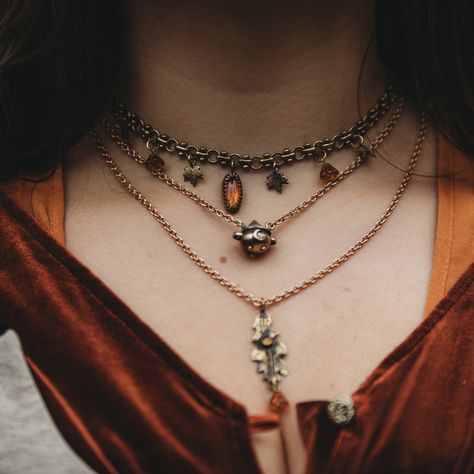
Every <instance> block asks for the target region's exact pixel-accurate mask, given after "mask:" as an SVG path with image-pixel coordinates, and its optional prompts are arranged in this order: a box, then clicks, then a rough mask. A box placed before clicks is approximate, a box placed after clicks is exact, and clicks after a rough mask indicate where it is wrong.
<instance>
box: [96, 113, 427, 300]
mask: <svg viewBox="0 0 474 474" xmlns="http://www.w3.org/2000/svg"><path fill="white" fill-rule="evenodd" d="M426 129H427V121H426V117H425V115H424V114H423V115H422V117H421V119H420V127H419V131H418V136H417V139H416V142H415V147H414V150H413V155H412V158H411V161H410V164H409V166H408V169H407V171H406V173H405V175H404V178H403V179H402V181H401V183H400V185H399V187H398V189H397V191H396V193H395V195H394V197H393V199H392V201H391V202H390V204H389V206H388V207H387V209H386V210H385V212H384V213H383V214H382V216H381V217H380V219H379V220H378V221H377V222H376V223H375V225H374V226H373V227H372V228H371V229H370V230H369V232H367V233H366V234H365V235H364V236H363V237H362V238H361V239H360V240H359V241H358V242H357V243H356V244H355V245H353V246H352V247H351V248H350V249H349V250H347V251H346V252H345V253H344V254H342V255H341V256H340V257H338V258H336V259H335V260H334V261H333V262H332V263H330V264H329V265H327V266H326V267H325V268H323V269H322V270H320V271H319V272H318V273H316V274H314V275H312V276H310V277H309V278H307V279H305V280H303V281H301V282H300V283H298V284H297V285H295V286H293V287H292V288H290V289H288V290H285V291H283V292H281V293H279V294H277V295H275V296H272V297H271V298H262V297H257V296H255V295H253V294H252V293H249V292H247V291H245V290H244V289H243V288H241V287H240V286H239V285H238V284H237V283H234V282H232V281H230V280H229V279H228V278H226V277H225V276H223V275H221V274H220V273H219V272H218V271H217V270H215V269H214V268H213V267H212V266H211V265H209V264H207V263H206V262H205V261H204V259H203V258H202V257H200V256H199V255H198V254H197V253H196V252H195V251H194V250H192V249H191V247H190V246H189V245H188V244H187V243H186V242H185V241H184V240H183V239H182V237H180V236H179V234H178V233H177V232H176V230H175V229H174V228H173V227H172V225H171V224H170V223H169V222H168V221H167V220H166V219H165V218H164V217H163V216H162V215H161V214H160V213H159V211H158V210H157V209H156V208H155V207H154V206H153V205H152V204H151V202H150V201H148V199H147V198H146V197H145V196H144V195H143V194H142V193H141V192H140V191H138V190H137V189H136V188H135V187H134V186H133V184H132V183H131V182H130V181H128V179H127V178H126V177H125V175H124V174H123V173H122V171H121V170H120V169H119V168H118V166H117V165H116V163H115V162H114V161H113V159H112V157H111V156H110V154H109V152H108V151H107V149H106V148H105V146H104V144H103V142H102V140H101V139H100V137H99V135H98V134H97V132H96V131H95V130H91V132H90V136H91V138H92V140H93V141H94V143H95V145H96V148H97V150H98V152H99V154H100V156H101V157H102V158H103V160H104V162H105V163H106V164H107V165H108V167H109V168H110V170H111V172H112V173H113V175H114V176H115V177H116V178H117V180H118V181H119V182H120V183H121V184H122V185H123V186H124V187H125V188H126V189H127V191H128V192H129V193H130V194H131V195H132V196H133V197H134V198H135V199H136V200H137V201H138V202H139V203H140V204H142V205H143V206H144V207H145V209H147V210H148V211H149V212H150V214H151V215H152V216H153V217H154V218H155V219H156V220H157V221H158V222H159V223H160V224H161V225H162V226H163V228H164V229H165V231H166V232H167V233H168V235H169V236H170V237H171V238H172V239H173V240H174V241H175V243H176V244H177V245H178V246H179V247H180V248H181V250H182V251H183V252H184V253H185V254H186V255H187V256H188V257H189V258H190V259H191V260H192V261H193V262H195V263H196V265H197V266H198V267H199V268H201V269H202V270H203V271H204V272H205V273H207V274H208V275H209V276H210V277H211V278H212V279H214V280H215V281H217V282H218V283H219V284H220V285H221V286H223V287H224V288H226V289H227V290H228V291H230V292H231V293H233V294H235V295H236V296H238V297H239V298H242V299H243V300H245V301H247V302H248V303H250V304H252V305H254V306H256V307H260V308H262V307H269V306H271V305H273V304H275V303H279V302H280V301H282V300H285V299H287V298H290V297H291V296H293V295H296V294H298V293H299V292H300V291H302V290H304V289H306V288H308V287H309V286H311V285H314V284H315V283H316V282H318V281H319V280H321V279H322V278H324V277H325V276H326V275H328V274H329V273H331V272H333V271H334V270H335V269H336V268H337V267H339V266H340V265H341V264H343V263H344V262H346V261H347V260H349V258H350V257H352V256H353V255H354V254H355V253H356V252H357V251H358V250H360V249H361V248H362V247H363V246H364V245H365V244H366V243H367V242H368V241H369V240H370V239H371V238H372V237H373V236H374V235H375V234H376V233H377V232H378V231H379V230H380V228H381V227H382V226H383V225H384V223H385V222H386V221H387V220H388V218H389V217H390V215H391V214H392V213H393V211H394V210H395V208H396V206H397V204H398V203H399V201H400V199H401V197H402V195H403V193H404V192H405V190H406V188H407V186H408V183H409V182H410V179H411V177H412V175H413V172H414V170H415V166H416V163H417V161H418V158H419V156H420V153H421V150H422V148H423V143H424V141H425V137H426Z"/></svg>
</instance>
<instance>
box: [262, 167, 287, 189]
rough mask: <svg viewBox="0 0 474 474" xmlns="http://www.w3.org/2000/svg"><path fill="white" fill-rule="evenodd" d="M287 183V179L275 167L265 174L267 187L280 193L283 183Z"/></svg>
mask: <svg viewBox="0 0 474 474" xmlns="http://www.w3.org/2000/svg"><path fill="white" fill-rule="evenodd" d="M285 184H289V181H288V180H287V179H286V177H285V175H284V174H283V173H282V172H281V171H278V170H276V169H274V170H273V171H272V172H271V173H270V174H269V175H268V176H267V188H268V189H274V190H275V191H278V192H279V193H281V192H282V191H283V185H285Z"/></svg>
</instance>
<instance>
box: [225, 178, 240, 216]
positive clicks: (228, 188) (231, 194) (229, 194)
mask: <svg viewBox="0 0 474 474" xmlns="http://www.w3.org/2000/svg"><path fill="white" fill-rule="evenodd" d="M222 197H223V199H224V205H225V208H226V209H227V211H228V212H230V213H231V214H235V213H236V212H238V211H239V209H240V206H241V205H242V197H243V187H242V180H241V179H240V176H239V175H238V174H237V173H235V172H231V173H227V174H226V175H225V176H224V179H223V180H222Z"/></svg>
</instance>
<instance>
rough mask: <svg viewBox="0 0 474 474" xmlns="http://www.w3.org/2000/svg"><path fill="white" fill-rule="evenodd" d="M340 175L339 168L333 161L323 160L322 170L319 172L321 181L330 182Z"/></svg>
mask: <svg viewBox="0 0 474 474" xmlns="http://www.w3.org/2000/svg"><path fill="white" fill-rule="evenodd" d="M338 176H339V170H338V169H337V168H335V167H334V166H333V165H331V163H328V162H326V161H325V162H323V164H322V165H321V171H320V173H319V177H320V178H321V181H323V182H324V183H329V182H330V181H334V180H335V179H336V178H337V177H338Z"/></svg>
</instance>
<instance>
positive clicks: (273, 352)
mask: <svg viewBox="0 0 474 474" xmlns="http://www.w3.org/2000/svg"><path fill="white" fill-rule="evenodd" d="M387 94H388V93H387V92H386V95H387ZM388 95H390V94H388ZM388 95H387V97H388ZM392 99H393V100H392ZM392 99H390V101H391V104H393V103H394V102H395V98H392ZM387 100H388V99H385V102H387ZM379 102H380V101H379ZM403 103H404V102H403V99H402V98H398V103H397V106H396V108H395V110H394V112H393V114H392V116H391V118H390V120H389V121H388V122H387V124H386V125H385V126H384V127H383V129H382V130H381V132H380V133H379V134H378V135H377V137H376V138H375V139H374V140H373V141H372V142H371V145H370V146H369V147H366V146H364V135H365V134H366V133H367V131H368V130H369V129H370V128H373V127H374V126H375V123H376V122H378V121H379V120H380V118H381V115H383V114H385V113H386V112H387V110H388V109H389V108H390V106H388V107H386V110H384V112H383V114H381V113H380V112H379V113H378V116H377V118H375V119H373V120H375V123H374V122H373V121H372V122H367V124H366V125H364V126H365V127H366V128H365V129H364V130H362V129H359V130H358V131H359V133H362V134H361V135H359V134H356V133H355V132H354V131H352V132H350V133H352V135H351V138H347V141H345V140H346V136H347V134H348V133H349V132H345V133H346V135H343V136H342V137H339V139H338V140H336V144H337V146H336V145H333V146H334V149H331V151H335V150H340V149H342V148H347V147H350V148H352V149H354V150H356V159H355V160H354V161H353V162H352V163H351V164H350V165H349V166H348V167H347V168H346V169H345V170H343V171H342V172H341V173H339V172H337V174H336V175H335V176H331V178H330V179H328V181H327V182H326V184H325V185H324V186H323V187H322V188H321V189H318V190H317V191H316V192H315V193H313V194H312V195H311V196H309V197H308V198H307V199H305V200H304V201H303V202H302V203H300V204H299V205H298V206H296V207H295V208H294V209H292V210H290V211H288V212H287V213H285V214H283V215H282V216H280V217H279V218H278V219H276V220H274V221H271V222H269V223H267V224H266V225H260V224H259V223H257V222H255V221H254V222H251V223H250V224H248V225H244V224H243V223H242V222H241V221H240V220H239V219H236V218H235V217H233V216H232V215H230V214H228V213H226V212H225V211H223V210H221V209H218V208H217V207H215V206H214V205H212V204H210V203H209V202H207V201H206V200H204V199H203V198H201V197H200V196H198V195H197V194H196V193H194V192H193V191H191V190H189V189H188V188H186V187H185V186H183V185H182V184H180V183H178V182H177V181H176V180H174V179H173V178H171V177H169V176H168V175H167V174H165V173H164V171H163V170H164V161H163V159H162V158H161V157H160V156H159V155H158V153H157V151H158V150H159V149H166V150H167V151H169V152H173V151H174V150H176V149H178V147H180V150H179V152H178V153H184V154H185V158H186V159H187V160H188V165H187V166H190V167H196V166H197V164H196V162H195V161H194V160H195V159H196V153H197V152H198V151H199V150H201V152H200V153H201V154H202V155H200V159H201V158H202V157H203V156H205V157H207V158H208V157H209V156H214V155H213V154H212V153H209V152H210V151H213V150H214V149H206V151H205V150H204V149H196V151H194V153H192V150H194V149H195V148H196V147H193V148H192V149H191V150H190V149H189V148H188V147H190V146H191V145H186V144H183V143H179V142H177V141H176V140H173V139H169V138H167V137H166V136H164V135H162V134H159V133H158V132H156V129H153V128H151V127H150V126H147V125H145V124H144V123H143V122H141V121H140V120H139V119H136V115H135V114H133V113H131V112H127V116H129V117H134V120H133V122H128V123H127V124H124V123H119V124H118V125H117V124H116V123H115V124H113V123H111V122H110V121H109V120H108V119H104V120H103V121H102V124H103V127H104V131H105V132H106V133H108V134H109V136H110V137H111V138H112V140H113V141H114V142H115V143H116V145H117V146H118V147H119V148H120V149H121V150H122V151H123V152H125V153H126V154H127V156H129V157H130V158H131V159H133V160H135V161H136V162H137V163H138V164H140V165H143V166H145V167H146V168H147V169H148V170H149V171H150V172H151V173H152V174H153V175H154V176H156V177H157V178H158V179H159V180H160V181H161V182H163V183H165V184H167V185H168V186H169V187H170V188H172V189H174V190H176V191H178V192H179V193H181V194H182V195H183V196H185V197H187V198H189V199H191V200H192V201H194V202H196V203H197V204H199V205H200V206H203V207H204V208H205V209H207V210H208V211H209V212H211V213H212V214H213V215H215V216H216V217H218V218H222V219H224V220H225V221H227V222H229V223H231V224H233V225H236V226H238V227H240V231H238V232H236V233H234V238H236V239H237V240H239V241H240V242H242V243H243V247H244V249H245V250H246V252H247V254H249V255H251V256H252V255H257V254H260V253H265V252H266V251H268V248H270V247H271V246H272V245H273V244H274V243H275V242H274V237H272V235H271V231H272V230H274V229H275V228H276V227H277V226H278V225H280V224H283V223H284V222H286V221H288V220H289V219H291V218H292V217H293V216H295V215H297V214H299V213H300V212H303V211H304V210H306V209H307V208H308V207H310V206H311V205H312V204H314V203H315V202H317V201H318V200H319V199H320V198H321V197H322V196H324V195H325V194H326V193H327V192H328V191H329V190H330V189H333V188H334V187H335V186H336V185H337V183H339V182H341V181H342V180H343V179H345V178H346V177H347V176H349V175H350V174H351V173H353V172H354V171H355V170H356V169H358V168H359V167H360V166H361V165H362V164H363V163H366V162H367V161H368V160H369V159H370V158H372V157H373V156H374V151H375V150H376V149H377V147H378V146H379V145H380V144H381V143H382V142H383V140H384V139H385V138H386V137H387V136H388V134H389V133H390V132H391V130H392V129H393V127H394V126H395V124H396V123H397V121H398V118H399V117H400V114H401V112H402V110H403ZM117 104H118V102H117V101H115V105H117ZM391 104H390V105H391ZM124 108H125V106H123V105H121V106H120V107H119V109H120V110H122V111H123V110H125V109H124ZM372 110H376V108H374V109H372ZM118 115H120V114H118ZM118 115H117V114H114V116H115V118H116V119H117V118H119V117H118ZM368 115H372V116H373V115H375V114H374V113H372V114H371V113H370V111H369V114H368ZM120 116H121V115H120ZM119 122H120V121H119ZM358 123H359V122H358ZM136 124H139V125H136ZM125 125H126V126H125ZM132 125H133V126H132ZM143 127H145V128H143ZM129 129H131V130H133V131H134V133H138V134H139V136H140V137H141V138H143V139H144V140H146V143H147V148H148V149H149V151H150V156H148V158H145V157H143V156H141V155H140V154H139V153H138V151H137V150H136V149H135V148H134V147H133V146H132V144H131V140H130V136H129V135H127V133H126V132H127V130H129ZM145 129H146V130H148V131H149V132H150V133H149V134H148V135H145V134H144V133H142V132H138V130H142V131H143V130H145ZM426 129H427V121H426V118H425V116H424V115H422V116H421V118H420V124H419V130H418V135H417V138H416V142H415V145H414V149H413V153H412V156H411V160H410V164H409V166H408V168H407V170H406V171H405V173H404V176H403V179H402V180H401V183H400V185H399V186H398V188H397V190H396V192H395V194H394V196H393V198H392V200H391V201H390V203H389V204H388V206H387V208H386V210H385V211H384V213H383V214H382V215H381V217H380V218H379V219H378V220H377V221H376V222H375V224H374V225H373V227H372V228H371V229H369V230H368V231H367V233H365V234H364V235H363V236H362V237H361V238H360V239H359V240H358V241H357V242H356V243H355V244H354V245H353V246H352V247H350V248H349V249H348V250H347V251H346V252H344V253H343V254H342V255H340V256H339V257H337V258H336V259H335V260H333V261H332V262H331V263H330V264H328V265H327V266H326V267H324V268H322V269H320V270H319V271H317V272H316V273H314V274H312V275H310V276H309V277H308V278H306V279H304V280H302V281H300V282H299V283H297V284H295V285H294V286H292V287H291V288H288V289H286V290H284V291H282V292H281V293H278V294H276V295H273V296H268V297H266V296H258V295H254V294H253V293H251V292H249V291H247V290H245V289H244V288H243V287H241V286H240V285H239V284H238V283H236V282H234V281H232V280H231V279H229V278H227V277H225V276H224V275H222V274H221V273H220V272H219V271H218V270H216V269H214V268H213V267H212V266H211V265H209V264H208V263H206V261H205V260H204V259H203V258H202V257H201V256H199V255H198V254H197V253H196V252H195V251H194V250H193V249H192V248H191V246H190V245H189V244H188V243H187V242H185V241H184V240H183V238H182V237H181V236H180V235H179V234H178V232H177V231H176V230H175V229H174V228H173V226H172V224H170V222H168V220H167V219H166V218H165V217H164V216H163V215H162V214H161V213H160V212H159V210H158V209H157V208H156V207H155V206H154V205H153V204H152V203H151V202H150V201H149V200H148V199H147V198H146V197H145V196H144V195H143V194H142V193H141V192H140V191H139V190H138V189H137V188H136V187H135V186H134V185H133V184H132V183H131V182H130V181H129V179H128V178H127V177H126V176H125V175H124V173H123V172H122V171H121V169H120V168H119V167H118V165H117V164H116V162H115V161H114V159H113V158H112V156H111V154H110V153H109V151H108V150H107V148H106V147H105V145H104V142H103V141H102V139H101V137H100V135H99V133H98V132H97V131H95V130H92V131H91V132H90V136H91V138H92V140H93V141H94V143H95V146H96V148H97V151H98V153H99V156H100V157H101V158H102V160H103V161H104V163H105V164H106V165H107V167H108V168H109V169H110V171H111V173H112V174H113V175H114V176H115V177H116V178H117V180H118V182H119V183H120V184H121V185H122V186H123V187H124V188H125V189H126V190H127V191H128V193H129V194H130V195H131V196H132V197H133V198H135V199H136V200H137V201H138V202H139V203H140V204H141V205H142V206H143V207H144V209H145V210H146V211H148V212H149V213H150V215H151V216H152V217H153V218H154V219H156V221H157V222H158V223H159V224H160V225H161V226H162V227H163V228H164V230H165V231H166V232H167V234H168V235H169V237H170V238H171V239H173V241H174V242H175V243H176V245H177V246H178V247H179V248H180V249H181V251H182V252H184V254H185V255H186V256H187V257H188V258H189V259H190V260H191V261H193V262H194V263H195V264H196V265H197V266H198V267H199V268H200V269H201V270H202V271H203V272H205V273H206V274H207V275H209V276H210V277H211V278H212V279H213V280H214V281H216V282H217V283H219V284H220V286H222V287H223V288H225V289H226V290H228V291H229V292H231V293H232V294H234V295H235V296H237V297H238V298H239V299H241V300H242V301H244V302H246V303H248V304H250V305H252V306H253V307H255V308H257V315H256V318H255V320H254V323H253V326H252V328H253V337H252V343H253V345H254V348H253V350H252V351H251V360H252V361H254V362H255V363H256V364H257V372H258V373H260V374H261V375H262V376H263V379H264V381H265V382H266V383H267V385H268V387H269V389H270V390H271V392H272V397H271V399H270V405H269V406H270V409H271V410H273V411H277V412H281V411H283V410H285V409H286V408H287V407H288V401H287V399H286V398H285V396H284V395H283V394H282V392H281V388H280V384H281V381H282V378H283V377H285V376H287V375H288V368H287V365H286V362H285V360H284V357H285V356H286V355H287V347H286V345H285V344H284V343H283V342H281V341H280V340H279V334H278V333H277V332H276V331H275V330H274V329H273V326H272V319H271V317H270V315H269V313H268V312H267V309H268V308H269V307H270V306H272V305H275V304H277V303H279V302H281V301H284V300H286V299H287V298H290V297H293V296H295V295H297V294H299V293H300V292H301V291H302V290H304V289H306V288H308V287H310V286H312V285H314V284H315V283H317V282H318V281H319V280H321V279H322V278H324V277H325V276H326V275H328V274H329V273H331V272H333V271H334V270H335V269H336V268H338V267H339V266H341V265H342V264H343V263H344V262H346V261H348V260H349V259H350V258H351V257H352V256H353V255H354V254H355V253H356V252H358V251H359V250H360V249H361V248H362V247H363V246H364V245H365V244H366V243H367V242H369V240H371V239H372V238H373V237H374V236H375V234H376V233H377V232H378V231H379V230H380V229H381V227H382V226H383V225H384V224H385V222H386V221H387V220H388V219H389V217H390V216H391V215H392V213H393V212H394V210H395V208H396V206H397V205H398V203H399V201H400V199H401V198H402V196H403V194H404V192H405V190H406V188H407V186H408V184H409V182H410V180H411V177H412V175H413V173H414V170H415V166H416V163H417V160H418V157H419V156H420V153H421V150H422V147H423V143H424V140H425V136H426ZM360 130H362V132H360ZM355 137H358V138H355ZM359 137H360V138H359ZM150 140H152V143H151V144H150ZM160 140H161V141H160ZM170 140H172V141H170ZM339 140H340V141H339ZM156 147H158V148H156ZM163 147H164V148H163ZM306 148H307V149H310V148H314V149H316V148H317V149H318V150H319V145H318V147H316V146H313V145H312V146H311V147H306ZM303 149H304V147H303ZM329 149H330V148H328V150H329ZM328 150H326V154H325V155H324V157H323V158H322V165H323V166H324V164H325V163H326V161H325V160H326V158H327V156H328V155H329V153H330V151H328ZM293 152H294V150H293ZM189 153H191V155H189ZM216 153H217V156H221V157H224V158H226V160H225V163H222V164H223V165H224V166H229V167H230V168H231V173H230V174H232V173H234V174H235V171H236V169H237V162H236V161H233V160H232V158H231V156H230V155H228V156H226V155H223V154H222V152H218V151H217V152H216ZM290 153H292V152H290ZM311 153H316V152H315V150H312V151H311ZM323 154H324V153H323ZM283 155H284V156H287V153H284V154H282V156H283ZM180 156H181V155H180ZM190 156H191V158H190ZM303 156H304V157H306V156H310V155H309V154H308V155H304V154H303ZM313 156H314V155H313ZM181 157H182V156H181ZM260 158H262V159H267V158H268V157H267V158H265V155H262V157H259V159H260ZM243 159H245V160H247V161H241V160H243ZM301 159H302V158H301ZM208 161H209V159H208ZM209 162H210V163H213V162H215V161H214V160H212V161H209ZM254 163H256V160H255V161H254ZM259 163H261V161H259ZM274 163H275V159H274V158H272V156H271V155H270V166H271V167H272V168H273V171H272V173H273V172H275V171H276V172H280V171H279V170H278V167H279V166H281V165H282V164H283V163H280V164H277V165H276V167H275V166H274ZM238 164H239V166H242V167H243V166H244V165H245V166H248V169H260V168H261V167H262V166H266V165H265V164H264V165H262V166H259V168H257V167H256V165H255V166H254V167H252V161H250V162H249V161H248V158H246V155H239V160H238ZM327 164H329V163H327ZM321 171H322V170H321ZM334 174H335V173H334ZM184 179H185V180H186V169H185V176H184ZM236 179H237V178H236ZM225 180H226V177H224V182H225ZM187 181H190V182H191V184H193V182H192V181H191V180H187ZM267 186H268V177H267ZM269 188H271V186H269ZM226 208H227V206H226ZM227 210H228V209H227ZM265 246H266V247H267V248H266V249H263V247H265Z"/></svg>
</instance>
